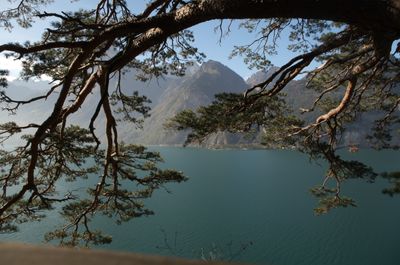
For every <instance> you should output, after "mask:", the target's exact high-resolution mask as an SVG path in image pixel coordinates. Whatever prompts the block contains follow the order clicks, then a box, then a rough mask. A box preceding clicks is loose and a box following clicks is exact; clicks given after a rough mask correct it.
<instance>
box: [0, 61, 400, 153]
mask: <svg viewBox="0 0 400 265" xmlns="http://www.w3.org/2000/svg"><path fill="white" fill-rule="evenodd" d="M276 70H277V68H276V67H271V68H269V69H267V70H266V71H259V72H257V73H255V74H254V75H252V76H251V77H250V78H248V79H247V80H246V81H244V80H243V78H242V77H240V76H239V75H237V74H236V73H235V72H234V71H232V70H231V69H229V68H228V67H226V66H225V65H223V64H221V63H219V62H216V61H212V60H211V61H208V62H205V63H203V64H202V65H201V66H199V65H197V64H194V65H193V66H192V67H190V68H188V69H187V74H186V75H185V76H183V77H176V76H166V77H163V78H158V79H151V80H149V81H147V82H141V81H138V80H137V78H136V75H137V72H136V71H129V72H127V73H125V74H124V75H123V77H122V79H121V87H122V90H123V92H124V93H126V94H127V95H129V94H132V93H133V92H134V91H138V92H139V94H141V95H145V96H147V97H148V98H149V99H150V100H151V102H152V103H151V104H150V106H151V107H152V110H151V112H150V115H151V116H150V117H149V118H147V119H146V120H145V121H144V123H143V128H142V129H139V128H137V125H134V124H131V123H128V122H125V123H122V122H120V123H118V130H119V138H120V140H123V141H124V142H127V143H139V144H145V145H182V144H183V143H184V142H185V139H186V136H187V134H188V132H187V131H186V132H176V131H168V130H166V129H164V123H165V122H166V121H167V120H168V119H170V118H172V117H173V116H174V115H175V114H177V113H178V112H180V111H182V110H184V109H196V108H198V107H200V106H204V105H208V104H210V103H211V102H212V101H213V100H214V95H215V94H218V93H222V92H231V93H243V92H244V91H245V90H246V89H247V88H249V87H251V86H254V85H256V84H258V83H260V82H262V81H264V80H266V79H267V78H268V77H270V76H271V74H273V73H274V72H275V71H276ZM110 84H111V86H110V93H112V91H113V89H115V87H116V79H112V80H111V81H110ZM49 87H50V85H49V84H48V83H46V82H43V81H41V82H32V81H30V82H24V81H13V82H10V84H9V87H8V88H6V89H5V90H6V92H7V95H8V96H10V97H11V98H13V99H18V100H25V99H28V98H30V97H32V96H39V95H43V94H44V93H45V91H46V89H48V88H49ZM96 89H97V88H95V92H94V93H93V94H91V95H89V97H88V98H87V100H86V102H85V104H84V106H82V108H81V109H80V111H78V112H77V113H75V114H73V115H72V116H71V119H70V123H73V124H78V125H80V126H82V127H84V128H88V125H89V122H90V119H91V117H92V115H93V113H94V111H95V108H96V106H97V104H98V102H99V99H100V98H99V95H98V93H96V92H97V91H96ZM283 92H284V93H286V94H287V96H286V101H287V103H288V105H289V106H290V107H291V108H292V109H293V111H294V113H295V115H297V116H299V117H301V118H302V119H304V120H306V122H313V121H314V120H315V118H316V116H317V115H318V113H313V114H310V113H308V114H301V112H300V108H310V107H311V106H312V104H313V102H314V100H315V98H316V97H317V96H318V94H317V92H316V91H314V90H312V89H308V88H306V80H305V79H300V80H293V81H291V82H290V83H289V84H288V85H287V87H286V88H285V89H284V91H283ZM342 92H343V91H338V92H337V96H338V97H340V96H341V95H342ZM399 94H400V90H399ZM56 98H57V93H55V94H54V95H52V96H50V97H49V98H48V99H46V100H45V101H43V100H40V101H37V102H34V103H32V104H27V105H22V106H21V107H20V110H19V111H18V113H17V115H9V113H8V112H6V111H1V112H0V120H1V122H7V121H15V122H17V123H18V124H21V125H24V124H28V123H41V122H42V121H43V118H44V117H47V116H48V115H49V114H50V112H51V110H52V106H53V105H54V103H55V100H56ZM378 114H380V113H377V112H370V113H367V114H363V115H360V116H359V117H358V119H357V120H356V122H354V123H353V124H351V125H349V126H348V127H347V131H346V132H345V134H344V135H343V137H342V144H343V145H349V144H360V145H361V146H367V145H368V144H369V143H368V142H367V141H366V140H365V136H366V135H367V134H368V133H369V132H370V130H371V126H372V124H373V121H374V119H376V118H377V117H378ZM104 124H105V120H104V115H103V114H102V113H101V114H100V115H99V117H98V120H97V122H96V124H95V125H96V133H97V135H98V136H99V137H100V138H103V139H104V134H105V133H104ZM260 138H261V133H255V134H254V135H252V136H251V137H249V136H248V135H246V136H244V135H242V134H233V133H228V132H219V133H216V134H214V135H211V136H210V137H209V139H208V140H207V141H205V143H204V146H206V147H212V148H214V147H226V146H257V145H258V143H259V140H260Z"/></svg>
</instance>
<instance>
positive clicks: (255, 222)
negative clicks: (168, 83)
mask: <svg viewBox="0 0 400 265" xmlns="http://www.w3.org/2000/svg"><path fill="white" fill-rule="evenodd" d="M152 149H155V150H158V151H160V152H161V154H162V155H163V157H164V159H165V160H166V162H165V163H164V164H163V167H166V168H175V169H178V170H182V171H183V172H184V173H185V174H186V175H187V176H188V177H189V180H188V181H187V182H185V183H181V184H172V185H168V186H167V188H168V190H169V191H170V192H171V193H168V192H167V191H165V190H160V191H158V192H156V193H155V195H154V196H153V197H152V198H151V199H149V200H148V201H147V202H146V205H147V206H148V207H149V208H150V209H151V210H154V211H155V215H153V216H149V217H141V218H137V219H135V220H132V221H130V222H129V223H125V224H122V225H115V224H113V223H112V222H111V221H110V220H109V219H107V218H98V219H97V220H95V222H94V225H95V226H96V227H98V228H101V229H103V230H105V231H106V232H107V233H109V234H111V235H112V236H113V243H112V244H111V245H107V246H104V248H109V249H114V250H122V251H134V252H141V253H151V254H158V255H170V256H180V257H187V258H202V257H203V258H208V259H210V258H220V259H224V260H230V259H232V260H234V261H239V262H245V263H250V264H266V265H268V264H273V265H292V264H293V265H294V264H296V265H301V264H307V265H314V264H318V265H321V264H324V265H331V264H332V265H333V264H351V265H357V264H360V265H361V264H362V265H368V264H371V265H372V264H374V265H376V264H380V265H391V264H393V265H397V264H400V251H399V246H400V196H399V197H393V198H391V197H388V196H386V195H383V194H382V193H381V190H382V189H383V188H384V187H385V186H386V185H387V183H385V182H384V181H378V182H377V183H375V184H369V183H365V182H363V181H359V180H354V181H350V182H348V183H347V184H344V185H345V186H344V187H343V193H344V194H345V195H348V196H350V197H352V198H353V199H355V200H356V202H357V205H358V207H356V208H353V207H352V208H346V209H338V210H333V211H331V212H330V213H329V214H327V215H323V216H315V215H314V213H313V210H312V209H313V208H314V207H315V205H316V199H315V198H314V197H312V196H311V194H310V193H309V189H310V188H311V187H313V186H315V185H318V184H320V183H321V181H322V177H323V175H324V172H325V170H326V167H325V165H324V163H321V164H320V165H318V164H315V163H310V162H309V160H308V157H307V156H305V155H303V154H301V153H298V152H295V151H276V150H274V151H271V150H206V149H192V148H169V147H168V148H167V147H162V148H161V147H160V148H155V147H154V148H152ZM343 155H344V156H345V157H347V158H349V159H356V160H359V161H362V162H365V163H367V164H369V165H371V166H373V167H374V169H375V170H376V171H377V172H383V171H399V170H400V153H399V152H395V151H379V152H378V151H372V150H361V151H360V152H358V153H355V154H350V153H344V154H343ZM75 185H77V186H76V187H78V188H79V185H83V184H82V183H81V184H80V183H77V184H75ZM60 223H61V221H60V219H59V216H58V215H57V214H52V215H50V216H48V218H47V219H46V220H44V221H42V222H39V223H30V224H25V225H22V226H21V229H20V232H18V233H14V234H9V235H5V234H2V235H0V239H1V240H2V241H5V240H8V241H23V242H33V243H40V242H42V241H43V234H44V233H45V232H46V231H49V230H51V228H52V227H54V226H55V225H57V224H60Z"/></svg>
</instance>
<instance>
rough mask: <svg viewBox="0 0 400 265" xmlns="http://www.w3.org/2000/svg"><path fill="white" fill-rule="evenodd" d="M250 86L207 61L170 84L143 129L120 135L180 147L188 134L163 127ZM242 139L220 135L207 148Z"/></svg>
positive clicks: (126, 128) (127, 128)
mask: <svg viewBox="0 0 400 265" xmlns="http://www.w3.org/2000/svg"><path fill="white" fill-rule="evenodd" d="M247 87H248V85H247V84H246V82H245V81H244V80H243V79H242V78H241V77H240V76H239V75H238V74H236V73H235V72H233V71H232V70H231V69H229V68H228V67H226V66H225V65H223V64H221V63H219V62H216V61H208V62H206V63H204V64H202V65H201V67H199V68H198V69H196V70H195V71H192V73H191V74H188V75H186V76H185V77H183V78H182V79H181V80H176V82H175V83H172V84H170V85H169V86H168V87H167V88H166V89H165V92H164V93H163V94H162V95H161V97H160V100H159V103H158V104H157V105H156V106H155V107H154V108H153V110H152V111H151V113H150V115H151V116H150V117H149V118H148V119H146V120H145V122H144V124H143V129H142V130H138V129H136V128H135V127H134V126H132V125H131V126H123V127H122V128H119V129H120V135H121V137H122V139H123V140H125V141H128V140H131V139H134V141H135V142H138V143H142V144H151V145H181V144H183V143H184V141H185V139H186V135H187V133H188V132H175V131H167V130H165V129H164V123H165V122H166V121H167V120H168V119H169V118H172V117H173V116H174V115H175V114H177V113H178V112H180V111H182V110H184V109H196V108H198V107H200V106H203V105H208V104H210V103H211V102H212V101H213V99H214V95H215V94H218V93H222V92H232V93H242V92H243V91H244V90H245V89H246V88H247ZM240 138H241V137H240V136H238V135H235V134H230V133H222V132H221V133H218V134H216V135H213V136H212V137H210V139H209V140H208V141H207V142H206V143H205V145H206V146H210V147H211V146H217V145H218V146H220V145H229V144H236V143H238V142H239V141H240Z"/></svg>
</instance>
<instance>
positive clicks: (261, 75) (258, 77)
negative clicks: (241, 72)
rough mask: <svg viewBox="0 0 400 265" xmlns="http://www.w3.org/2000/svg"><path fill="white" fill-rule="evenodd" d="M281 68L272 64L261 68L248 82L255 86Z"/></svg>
mask: <svg viewBox="0 0 400 265" xmlns="http://www.w3.org/2000/svg"><path fill="white" fill-rule="evenodd" d="M278 70H279V67H277V66H274V65H272V66H270V67H269V68H266V69H263V70H260V71H258V72H256V73H254V74H252V75H251V76H250V77H249V78H248V79H247V80H246V83H247V84H249V85H250V86H255V85H257V84H259V83H261V82H264V81H265V80H266V79H267V78H268V77H270V76H271V75H272V74H273V73H275V72H276V71H278Z"/></svg>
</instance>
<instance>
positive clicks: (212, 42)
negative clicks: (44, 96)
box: [0, 0, 294, 78]
mask: <svg viewBox="0 0 400 265" xmlns="http://www.w3.org/2000/svg"><path fill="white" fill-rule="evenodd" d="M0 2H2V5H1V9H3V8H5V7H6V5H4V4H3V2H6V0H0ZM96 2H97V0H80V1H71V0H55V1H54V3H53V4H51V5H49V6H48V7H46V11H47V12H52V11H71V10H77V9H79V8H93V6H94V5H95V3H96ZM128 2H130V1H128ZM132 2H135V4H137V7H138V8H139V9H140V10H141V9H143V7H144V5H145V3H144V1H142V0H135V1H132ZM132 2H131V3H132ZM14 5H15V3H14ZM132 5H133V4H132ZM218 25H219V21H210V22H207V23H203V24H200V25H197V26H195V27H194V28H193V31H194V33H195V37H196V43H195V46H197V47H198V48H199V50H200V51H201V52H203V53H205V54H206V55H207V59H211V60H216V61H220V62H222V63H223V64H225V65H227V66H228V67H230V68H231V69H232V70H234V71H235V72H237V73H238V74H239V75H241V76H242V77H243V78H247V77H249V76H250V75H251V74H252V73H253V72H255V70H249V69H248V68H247V66H246V65H245V64H244V63H243V60H242V58H239V57H236V58H234V59H229V55H230V52H231V51H232V48H233V46H234V45H240V44H248V43H250V42H251V41H252V40H254V37H255V36H254V35H250V34H248V33H247V32H246V31H244V30H239V29H238V23H234V24H233V25H232V26H231V32H230V33H229V35H227V36H224V37H223V38H222V42H221V43H220V42H219V40H220V34H219V32H214V28H215V27H216V26H218ZM224 25H225V27H224V28H225V29H226V27H227V25H228V22H225V23H224ZM47 26H48V22H44V21H40V20H39V21H37V22H36V23H35V24H34V27H33V28H29V29H20V28H18V27H15V28H14V29H13V30H12V32H4V30H3V32H2V33H1V42H2V43H7V42H25V41H27V40H29V41H31V42H34V41H37V40H39V39H40V36H41V33H42V32H43V30H44V29H45V28H46V27H47ZM0 30H2V29H0ZM287 44H288V42H287V38H283V39H282V40H281V42H280V46H279V48H278V55H275V56H272V57H271V58H270V60H271V62H272V63H273V64H274V65H277V66H280V65H282V64H283V63H285V62H287V60H288V59H289V57H292V56H294V54H293V53H291V52H290V51H288V50H287ZM0 65H1V68H8V69H9V70H10V76H11V77H12V78H14V77H16V76H17V75H18V71H19V69H20V63H19V62H17V61H13V60H11V59H8V60H6V59H5V58H4V57H0ZM5 66H6V67H5Z"/></svg>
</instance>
